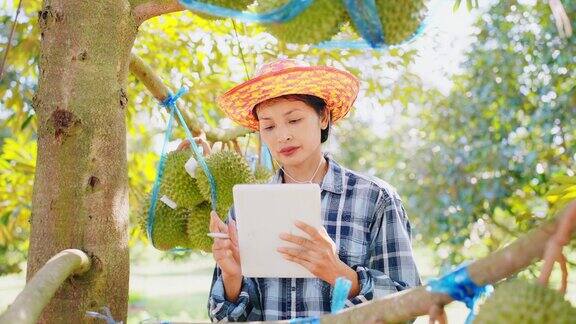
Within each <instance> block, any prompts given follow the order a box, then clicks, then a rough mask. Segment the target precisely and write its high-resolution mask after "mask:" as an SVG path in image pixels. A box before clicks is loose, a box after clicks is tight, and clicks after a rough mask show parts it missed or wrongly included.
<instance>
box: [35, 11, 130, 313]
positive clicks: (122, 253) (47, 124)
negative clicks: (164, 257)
mask: <svg viewBox="0 0 576 324" xmlns="http://www.w3.org/2000/svg"><path fill="white" fill-rule="evenodd" d="M38 22H39V24H40V27H41V31H42V40H41V52H40V63H39V64H40V71H39V72H40V74H39V84H38V90H37V93H36V96H35V99H34V107H35V111H36V114H37V117H38V122H39V123H38V124H39V127H38V160H37V168H36V177H35V183H34V193H33V198H32V204H33V205H32V219H31V236H30V249H29V258H28V272H27V280H30V278H31V277H32V276H33V275H34V273H35V272H36V271H38V269H40V267H41V266H42V265H43V264H44V263H45V262H46V261H47V260H48V259H50V258H51V257H52V256H54V255H55V254H57V253H58V252H60V251H62V250H64V249H70V248H76V249H80V250H83V251H85V252H86V253H87V254H88V255H89V256H90V257H91V259H92V265H93V266H92V268H91V269H90V271H89V272H88V273H87V274H84V275H82V276H77V277H72V278H71V279H69V280H67V281H66V282H65V283H64V284H63V285H62V287H61V288H60V289H59V290H58V292H57V293H56V295H55V296H54V298H53V300H52V302H51V303H50V304H49V305H48V306H47V307H46V308H45V309H44V312H43V313H42V316H41V317H40V321H39V322H41V323H82V322H91V321H92V320H91V319H89V318H87V317H85V312H86V311H87V310H95V311H97V310H99V309H100V308H101V307H103V306H108V307H109V308H110V310H111V311H112V315H113V317H114V318H115V319H116V320H123V321H124V322H125V321H126V315H127V304H128V303H127V302H128V279H129V258H128V244H127V242H128V237H127V236H128V231H127V227H128V182H127V165H126V163H127V162H126V160H127V158H126V125H125V109H126V105H127V96H126V83H127V76H128V64H129V61H130V50H131V48H132V45H133V43H134V39H135V37H136V33H137V25H136V23H135V21H134V18H133V15H132V13H131V7H130V3H129V1H128V0H101V1H87V0H74V1H70V0H45V1H44V4H43V9H42V11H40V12H39V20H38Z"/></svg>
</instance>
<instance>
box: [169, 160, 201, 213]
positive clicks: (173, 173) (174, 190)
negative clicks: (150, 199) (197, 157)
mask: <svg viewBox="0 0 576 324" xmlns="http://www.w3.org/2000/svg"><path fill="white" fill-rule="evenodd" d="M191 156H192V152H191V151H190V150H182V151H173V152H170V153H168V155H167V156H166V164H165V167H164V174H163V175H162V182H161V183H160V195H159V197H162V196H163V195H166V196H167V197H168V198H170V199H171V200H172V201H174V202H175V203H176V205H177V206H178V207H185V208H192V207H194V206H196V205H198V204H200V203H201V202H202V201H204V200H205V199H204V197H203V196H202V194H201V193H200V191H199V189H198V186H197V184H196V179H194V178H192V177H191V176H190V175H189V174H188V173H187V172H186V169H184V165H185V164H186V161H188V159H189V158H190V157H191Z"/></svg>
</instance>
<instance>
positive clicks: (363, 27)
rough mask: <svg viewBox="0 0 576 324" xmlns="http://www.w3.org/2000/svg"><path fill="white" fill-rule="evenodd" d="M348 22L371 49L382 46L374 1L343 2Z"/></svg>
mask: <svg viewBox="0 0 576 324" xmlns="http://www.w3.org/2000/svg"><path fill="white" fill-rule="evenodd" d="M343 1H344V5H345V6H346V9H348V15H349V16H350V20H352V23H353V24H354V25H355V26H356V28H357V30H358V31H359V32H360V36H362V38H364V39H365V40H366V41H367V42H368V44H370V46H371V47H372V48H379V47H382V46H384V44H385V41H384V31H383V30H382V23H381V22H380V18H379V17H378V9H377V8H376V2H375V1H374V0H363V1H358V0H343Z"/></svg>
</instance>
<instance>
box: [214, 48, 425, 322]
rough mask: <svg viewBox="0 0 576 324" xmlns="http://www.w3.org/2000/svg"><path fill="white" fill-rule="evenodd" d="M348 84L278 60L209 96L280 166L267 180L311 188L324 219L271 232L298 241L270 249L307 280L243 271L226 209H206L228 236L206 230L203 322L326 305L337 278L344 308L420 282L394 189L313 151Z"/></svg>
mask: <svg viewBox="0 0 576 324" xmlns="http://www.w3.org/2000/svg"><path fill="white" fill-rule="evenodd" d="M358 88H359V82H358V80H357V79H356V78H355V77H354V76H353V75H352V74H350V73H348V72H346V71H342V70H338V69H335V68H331V67H323V66H314V67H310V66H306V65H305V64H303V63H301V62H297V61H294V60H288V59H281V60H277V61H274V62H272V63H269V64H266V65H264V66H263V67H262V68H261V69H260V71H259V72H258V74H257V76H256V77H255V78H253V79H251V80H249V81H247V82H244V83H242V84H240V85H238V86H236V87H234V88H233V89H231V90H229V91H228V92H226V93H225V94H224V95H222V96H221V97H220V98H219V101H218V103H219V105H220V107H221V108H222V109H223V111H224V112H225V113H226V114H227V115H228V116H229V117H230V118H231V119H233V120H235V121H236V122H238V123H239V124H241V125H243V126H246V127H248V128H251V129H254V130H257V131H259V132H260V136H261V138H262V141H263V142H264V143H265V144H266V145H267V146H268V147H269V148H270V151H271V153H272V156H273V158H274V159H275V160H276V161H277V162H278V163H279V164H280V165H281V169H280V170H279V172H278V173H277V174H276V175H275V176H274V178H273V179H272V181H271V182H272V183H317V184H318V185H319V186H320V188H321V197H322V216H323V224H324V227H323V228H322V229H321V230H317V229H316V228H314V227H311V226H308V225H307V224H296V226H297V227H298V228H299V229H301V230H302V232H301V233H300V234H299V235H290V234H287V233H285V234H282V235H281V239H283V240H285V241H286V242H292V243H296V244H297V246H299V247H298V248H294V247H287V246H288V245H289V244H286V245H287V246H286V247H281V248H279V249H278V252H279V253H281V254H282V256H283V257H284V258H286V259H287V260H290V261H292V262H295V263H298V264H300V265H302V266H304V267H305V268H307V269H308V270H310V272H312V273H313V274H314V275H315V276H316V277H317V278H244V277H242V272H241V269H240V262H239V261H240V257H239V253H238V243H237V242H238V240H237V237H236V228H235V222H234V219H235V216H234V210H233V209H232V210H231V211H230V213H229V215H228V221H227V223H228V224H225V223H224V222H222V221H221V220H220V218H219V217H218V215H216V214H215V213H214V212H213V214H212V218H211V222H210V230H211V231H213V232H224V233H229V234H230V237H231V238H230V239H218V238H216V239H214V244H213V246H212V252H213V256H214V259H215V261H216V263H217V266H216V269H215V271H214V277H213V281H212V287H211V289H210V297H209V303H208V304H209V305H208V309H209V316H210V318H211V319H212V320H214V321H221V320H227V321H246V320H250V321H255V320H282V319H291V318H296V317H309V316H320V315H322V314H324V313H328V312H330V298H331V286H332V285H334V282H335V280H336V278H338V277H340V276H344V277H346V278H348V279H349V280H350V281H351V282H352V289H351V291H350V294H349V296H348V297H349V300H348V301H347V303H346V305H347V306H351V305H354V304H358V303H361V302H363V301H366V300H370V299H373V298H378V297H382V296H385V295H387V294H390V293H394V292H397V291H400V290H403V289H406V288H408V287H413V286H416V285H419V284H420V278H419V275H418V271H417V269H416V265H415V263H414V258H413V255H412V248H411V242H410V235H411V229H410V223H409V221H408V218H407V217H406V213H405V211H404V208H403V207H402V202H401V200H400V197H399V196H398V194H397V193H396V191H395V190H394V188H393V187H391V186H390V185H389V184H387V183H386V182H384V181H382V180H380V179H377V178H370V177H367V176H364V175H361V174H359V173H357V172H354V171H351V170H348V169H346V168H344V167H342V166H340V165H339V164H338V163H336V161H334V160H333V159H332V158H331V157H330V156H329V155H325V154H323V153H322V148H321V143H323V142H325V141H326V140H327V138H328V132H329V128H330V125H331V123H333V122H336V121H338V120H339V119H341V118H342V117H344V116H345V115H346V114H347V112H348V111H349V109H350V107H351V106H352V104H353V102H354V100H355V99H356V96H357V94H358ZM292 246H293V245H292Z"/></svg>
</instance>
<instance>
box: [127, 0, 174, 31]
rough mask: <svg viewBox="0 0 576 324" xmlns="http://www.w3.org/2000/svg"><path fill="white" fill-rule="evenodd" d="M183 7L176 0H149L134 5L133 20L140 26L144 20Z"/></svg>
mask: <svg viewBox="0 0 576 324" xmlns="http://www.w3.org/2000/svg"><path fill="white" fill-rule="evenodd" d="M184 9H185V8H184V7H183V6H182V5H181V4H180V3H179V2H178V1H177V0H169V1H166V0H164V1H162V0H151V1H147V2H144V3H142V4H139V5H137V6H136V7H134V10H133V13H134V20H135V21H136V24H137V25H138V26H140V25H141V24H142V23H143V22H144V21H146V20H148V19H150V18H154V17H156V16H161V15H163V14H167V13H171V12H177V11H182V10H184Z"/></svg>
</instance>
